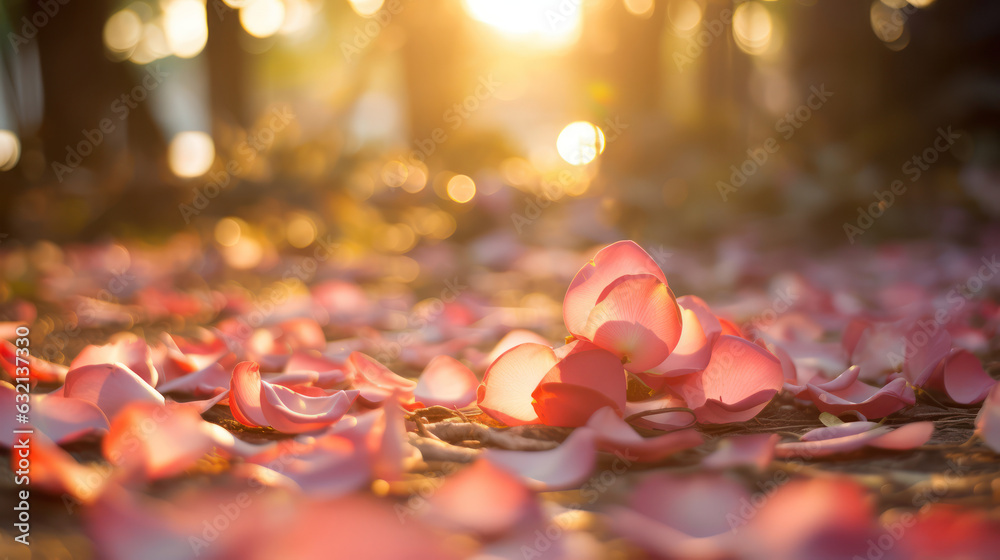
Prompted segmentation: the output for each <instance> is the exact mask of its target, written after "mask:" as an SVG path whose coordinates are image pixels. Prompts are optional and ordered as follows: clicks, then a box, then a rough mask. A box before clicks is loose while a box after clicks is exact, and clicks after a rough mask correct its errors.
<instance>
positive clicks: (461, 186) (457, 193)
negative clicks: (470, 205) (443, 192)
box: [448, 175, 476, 204]
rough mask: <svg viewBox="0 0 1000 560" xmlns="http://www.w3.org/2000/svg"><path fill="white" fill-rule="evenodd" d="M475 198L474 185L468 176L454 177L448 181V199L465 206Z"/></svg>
mask: <svg viewBox="0 0 1000 560" xmlns="http://www.w3.org/2000/svg"><path fill="white" fill-rule="evenodd" d="M474 196H476V183H475V182H474V181H473V180H472V178H471V177H469V176H468V175H455V176H454V177H452V178H451V179H450V180H449V181H448V198H450V199H452V200H454V201H455V202H458V203H461V204H465V203H466V202H469V201H470V200H472V198H473V197H474Z"/></svg>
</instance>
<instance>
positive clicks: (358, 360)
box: [346, 352, 417, 393]
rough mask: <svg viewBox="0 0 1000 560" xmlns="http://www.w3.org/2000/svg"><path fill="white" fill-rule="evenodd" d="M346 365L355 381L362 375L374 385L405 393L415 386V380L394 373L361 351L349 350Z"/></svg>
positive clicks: (411, 390)
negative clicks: (349, 353)
mask: <svg viewBox="0 0 1000 560" xmlns="http://www.w3.org/2000/svg"><path fill="white" fill-rule="evenodd" d="M346 365H347V370H348V372H350V374H351V375H352V376H353V377H354V380H355V383H357V382H358V381H359V377H362V378H364V380H365V381H367V382H368V383H370V384H372V385H375V386H376V387H380V388H382V389H387V390H390V391H391V390H399V391H403V392H406V393H409V392H413V389H414V387H416V386H417V384H416V382H414V381H410V380H409V379H406V378H404V377H400V376H398V375H396V374H395V373H393V372H392V370H390V369H389V368H387V367H385V366H384V365H382V364H380V363H379V362H378V361H376V360H375V359H374V358H372V357H371V356H367V355H365V354H362V353H361V352H351V355H350V356H348V358H347V364H346Z"/></svg>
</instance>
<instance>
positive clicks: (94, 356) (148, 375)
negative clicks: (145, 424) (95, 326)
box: [69, 338, 159, 387]
mask: <svg viewBox="0 0 1000 560" xmlns="http://www.w3.org/2000/svg"><path fill="white" fill-rule="evenodd" d="M116 362H121V363H123V364H125V365H126V366H128V368H129V369H130V370H132V371H134V372H135V373H136V375H138V376H139V377H141V378H142V380H143V381H145V382H146V383H148V384H149V385H151V386H153V387H156V384H157V383H158V382H159V374H158V373H157V371H156V367H155V366H154V365H153V355H152V353H151V352H150V350H149V346H147V345H146V342H145V341H144V340H142V339H141V338H131V339H128V338H123V339H121V340H119V341H117V342H113V343H111V344H106V345H104V346H93V345H91V346H87V347H86V348H84V349H83V350H81V351H80V353H79V354H77V356H76V358H73V362H72V363H70V365H69V369H71V370H73V369H76V368H79V367H83V366H89V365H97V364H112V363H116Z"/></svg>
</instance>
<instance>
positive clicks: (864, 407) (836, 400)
mask: <svg viewBox="0 0 1000 560" xmlns="http://www.w3.org/2000/svg"><path fill="white" fill-rule="evenodd" d="M860 371H861V370H860V368H859V367H858V366H851V367H850V368H848V369H847V371H845V372H844V373H842V374H840V375H839V376H838V377H837V378H836V379H833V380H832V381H828V382H826V383H821V384H818V385H813V384H812V383H809V384H807V385H806V391H807V392H808V395H809V397H810V398H811V399H812V402H813V404H815V405H816V408H818V409H820V410H821V411H823V412H829V413H831V414H836V415H840V414H844V413H845V412H848V411H851V410H854V411H857V412H859V413H861V414H862V415H864V417H865V418H882V417H884V416H888V415H890V414H892V413H893V412H896V411H898V410H901V409H902V408H904V407H906V406H910V405H912V404H914V402H916V400H915V399H916V397H915V396H914V394H913V388H912V387H910V386H908V385H907V383H906V380H905V379H901V378H900V379H894V380H892V381H890V382H889V383H887V384H886V385H885V386H884V387H873V386H871V385H868V384H866V383H862V382H861V381H859V380H858V374H859V373H860Z"/></svg>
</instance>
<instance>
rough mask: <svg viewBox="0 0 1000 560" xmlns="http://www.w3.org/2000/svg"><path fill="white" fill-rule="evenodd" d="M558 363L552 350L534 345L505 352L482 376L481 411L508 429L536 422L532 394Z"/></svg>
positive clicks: (479, 395)
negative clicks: (508, 427) (505, 425)
mask: <svg viewBox="0 0 1000 560" xmlns="http://www.w3.org/2000/svg"><path fill="white" fill-rule="evenodd" d="M556 361H557V360H556V355H555V353H554V352H553V351H552V348H549V347H548V346H542V345H541V344H534V343H531V342H529V343H526V344H520V345H518V346H515V347H514V348H511V349H510V350H508V351H506V352H504V353H503V354H501V355H500V357H499V358H497V359H496V361H495V362H493V363H492V364H490V367H489V368H488V369H487V370H486V374H485V375H484V376H483V383H482V385H480V386H479V389H478V390H477V393H476V394H477V402H478V404H479V408H481V409H482V410H483V412H485V413H486V414H489V415H490V416H492V417H493V418H496V419H497V420H499V421H501V422H503V423H505V424H507V425H508V426H518V425H522V424H534V423H537V422H538V413H537V412H535V409H534V407H533V406H532V404H531V401H532V397H531V393H532V392H533V391H534V390H535V388H536V387H537V386H538V383H539V382H540V381H541V380H542V378H543V377H545V374H546V373H548V371H549V370H550V369H552V367H553V366H555V365H556Z"/></svg>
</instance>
